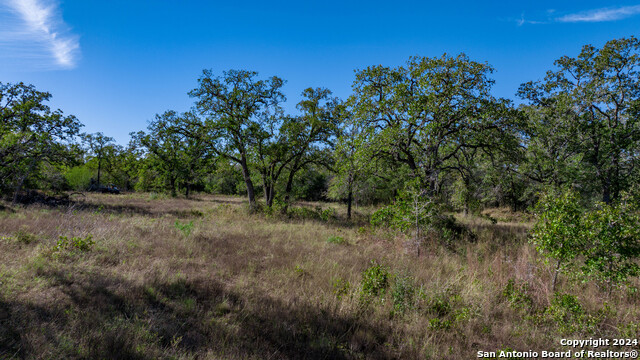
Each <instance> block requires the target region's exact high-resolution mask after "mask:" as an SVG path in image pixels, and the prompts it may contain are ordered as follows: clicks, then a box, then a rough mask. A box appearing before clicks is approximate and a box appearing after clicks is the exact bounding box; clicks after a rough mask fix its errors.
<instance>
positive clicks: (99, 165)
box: [98, 157, 102, 188]
mask: <svg viewBox="0 0 640 360" xmlns="http://www.w3.org/2000/svg"><path fill="white" fill-rule="evenodd" d="M100 170H102V158H101V157H98V188H99V187H100Z"/></svg>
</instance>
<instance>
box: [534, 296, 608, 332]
mask: <svg viewBox="0 0 640 360" xmlns="http://www.w3.org/2000/svg"><path fill="white" fill-rule="evenodd" d="M545 316H546V317H547V318H549V319H551V320H552V321H554V322H555V323H556V324H557V325H558V330H559V331H560V332H561V333H562V334H565V335H568V334H573V333H580V332H581V333H588V334H593V333H594V332H595V330H596V329H595V328H596V324H597V322H598V321H597V319H596V318H595V317H593V316H591V315H589V314H588V313H587V312H586V310H585V309H584V308H583V307H582V305H581V304H580V301H578V298H576V297H575V296H573V295H570V294H560V293H556V294H555V295H554V297H553V300H552V301H551V305H550V306H549V307H548V308H547V310H546V311H545Z"/></svg>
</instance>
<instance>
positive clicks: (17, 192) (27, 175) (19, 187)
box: [11, 159, 36, 205]
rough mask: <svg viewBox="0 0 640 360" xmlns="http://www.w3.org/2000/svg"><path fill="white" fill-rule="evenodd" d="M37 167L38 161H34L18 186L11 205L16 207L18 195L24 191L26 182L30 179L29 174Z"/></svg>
mask: <svg viewBox="0 0 640 360" xmlns="http://www.w3.org/2000/svg"><path fill="white" fill-rule="evenodd" d="M35 167H36V160H35V159H33V160H32V161H31V164H30V165H29V169H28V170H27V171H26V172H25V173H24V176H22V178H21V179H20V182H19V183H18V185H17V186H16V192H15V193H14V194H13V201H12V202H11V205H15V204H16V203H17V202H18V194H19V193H20V191H22V186H23V185H24V181H25V180H26V179H27V177H29V174H30V173H31V172H32V171H33V168H35Z"/></svg>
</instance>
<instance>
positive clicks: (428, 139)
mask: <svg viewBox="0 0 640 360" xmlns="http://www.w3.org/2000/svg"><path fill="white" fill-rule="evenodd" d="M492 71H493V69H492V68H491V67H490V66H489V65H487V64H483V63H478V62H474V61H471V60H470V59H469V58H468V57H467V56H465V55H459V56H457V57H449V56H447V55H444V56H442V57H441V58H420V57H412V58H410V59H409V61H408V62H407V65H406V67H398V68H389V67H384V66H373V67H369V68H367V69H365V70H362V71H359V72H357V74H356V80H355V82H354V84H353V89H354V95H353V96H352V97H351V98H350V103H351V104H352V107H353V115H354V118H355V119H356V120H357V121H359V122H360V123H361V127H362V128H363V129H366V131H367V132H366V135H367V137H368V140H367V142H368V143H370V144H371V151H372V154H373V155H374V156H377V157H386V158H388V159H390V160H391V161H393V162H396V163H399V164H404V165H406V166H408V168H409V169H410V171H411V173H412V176H413V177H415V178H417V179H419V180H420V183H421V184H422V185H421V186H423V187H425V188H426V189H428V190H429V193H430V194H435V193H437V192H438V191H439V188H440V185H441V183H442V177H443V174H444V173H445V172H446V171H450V170H452V169H453V168H454V167H455V165H454V164H452V162H454V161H455V160H456V158H460V156H462V151H464V150H468V149H474V148H477V149H479V148H483V149H494V150H496V151H497V150H500V149H503V148H504V147H505V146H507V145H508V146H512V144H517V141H513V140H510V139H508V138H510V137H513V136H514V132H515V130H516V129H517V127H516V125H517V124H516V121H514V120H515V119H516V118H515V117H514V116H513V109H512V108H511V104H510V103H509V102H508V101H507V100H504V99H496V98H494V97H492V96H491V95H490V89H491V86H492V84H493V80H491V79H490V78H489V74H491V72H492Z"/></svg>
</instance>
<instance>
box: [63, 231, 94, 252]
mask: <svg viewBox="0 0 640 360" xmlns="http://www.w3.org/2000/svg"><path fill="white" fill-rule="evenodd" d="M93 244H95V241H93V236H92V235H87V237H85V238H81V237H76V236H74V237H72V238H71V239H69V238H68V237H66V236H60V238H59V239H58V242H57V244H56V246H55V248H54V250H55V251H62V250H71V251H74V250H77V251H82V252H86V251H90V250H91V248H92V247H93Z"/></svg>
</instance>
